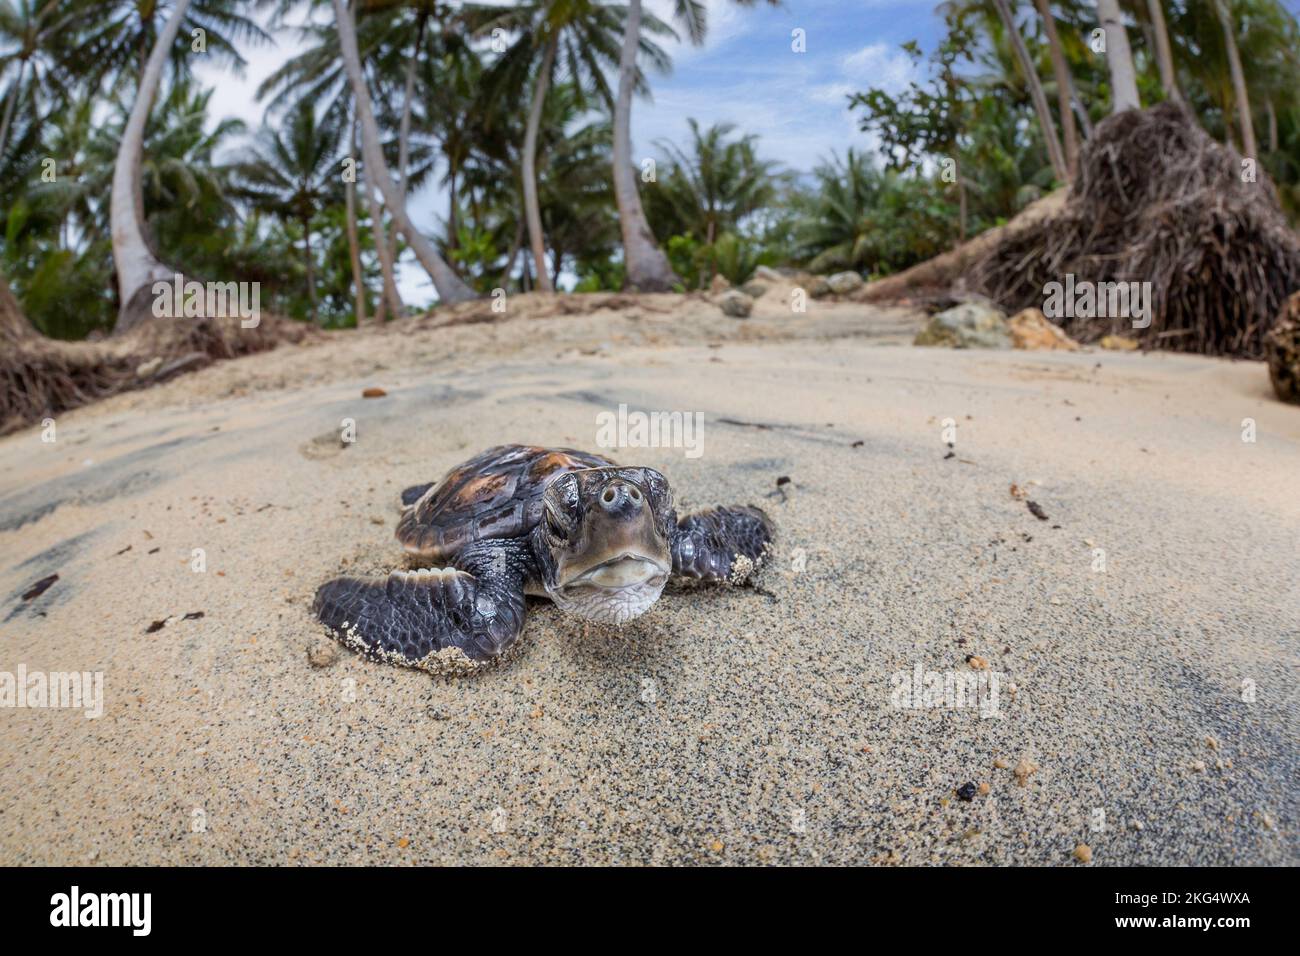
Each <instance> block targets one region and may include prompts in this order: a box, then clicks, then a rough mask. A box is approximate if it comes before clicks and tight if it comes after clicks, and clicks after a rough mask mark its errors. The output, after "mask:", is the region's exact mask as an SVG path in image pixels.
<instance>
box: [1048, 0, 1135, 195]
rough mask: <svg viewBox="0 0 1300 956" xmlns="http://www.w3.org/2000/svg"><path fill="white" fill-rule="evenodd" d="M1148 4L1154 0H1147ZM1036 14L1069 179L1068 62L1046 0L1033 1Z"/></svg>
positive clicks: (1074, 157)
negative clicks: (1048, 64) (1044, 38)
mask: <svg viewBox="0 0 1300 956" xmlns="http://www.w3.org/2000/svg"><path fill="white" fill-rule="evenodd" d="M1151 2H1152V3H1155V2H1157V0H1151ZM1034 3H1035V4H1036V5H1037V7H1038V14H1039V16H1041V17H1042V18H1043V33H1044V34H1045V35H1046V36H1047V52H1048V54H1049V55H1050V56H1051V58H1052V73H1053V74H1055V76H1056V111H1057V112H1058V113H1060V114H1061V138H1062V139H1063V140H1065V165H1066V168H1068V169H1069V171H1070V179H1071V180H1073V179H1074V174H1075V173H1077V172H1078V171H1079V134H1078V132H1077V131H1076V130H1075V127H1074V112H1073V111H1072V110H1071V108H1070V86H1071V83H1070V65H1069V64H1068V63H1067V62H1066V61H1065V51H1064V50H1063V49H1062V48H1061V38H1060V36H1059V35H1057V32H1056V18H1055V17H1053V16H1052V5H1051V3H1050V0H1034Z"/></svg>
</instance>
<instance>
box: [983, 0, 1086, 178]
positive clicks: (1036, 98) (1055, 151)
mask: <svg viewBox="0 0 1300 956" xmlns="http://www.w3.org/2000/svg"><path fill="white" fill-rule="evenodd" d="M993 5H994V6H995V7H997V11H998V16H999V17H1001V18H1002V25H1003V26H1004V27H1006V31H1007V36H1008V37H1009V38H1010V40H1011V45H1012V48H1013V49H1014V50H1015V51H1016V59H1018V60H1019V61H1020V68H1021V69H1022V70H1023V71H1024V74H1025V83H1026V84H1027V85H1028V87H1029V96H1030V99H1031V100H1032V101H1033V104H1034V112H1035V113H1037V114H1038V125H1039V126H1040V127H1041V128H1042V131H1043V142H1044V144H1046V146H1047V158H1048V160H1049V161H1050V162H1051V164H1052V171H1053V172H1055V173H1056V178H1057V179H1059V180H1060V181H1061V182H1068V181H1069V179H1070V171H1069V167H1067V166H1066V164H1065V158H1064V156H1063V155H1062V154H1061V140H1060V139H1059V138H1058V137H1057V135H1056V127H1055V126H1053V125H1052V113H1051V110H1049V109H1048V108H1047V95H1046V94H1045V93H1044V92H1043V83H1042V80H1040V79H1039V78H1038V70H1037V68H1036V67H1035V66H1034V61H1033V58H1032V57H1030V55H1029V48H1028V47H1026V46H1025V38H1024V37H1022V36H1021V35H1020V28H1019V27H1018V26H1016V20H1015V16H1014V15H1013V14H1012V12H1011V3H1010V0H993ZM1049 19H1050V17H1049Z"/></svg>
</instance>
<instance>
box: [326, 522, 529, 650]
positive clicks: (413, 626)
mask: <svg viewBox="0 0 1300 956" xmlns="http://www.w3.org/2000/svg"><path fill="white" fill-rule="evenodd" d="M532 561H533V558H532V553H531V551H529V550H528V548H527V547H526V546H525V545H524V543H523V542H519V541H492V542H483V543H482V544H479V545H476V546H474V547H472V548H468V549H466V551H465V552H464V553H463V554H462V555H461V556H460V557H459V559H458V560H457V562H456V563H457V564H458V565H460V567H457V568H442V569H433V570H421V571H394V572H392V573H391V574H389V576H388V578H387V580H383V581H373V580H372V581H363V580H360V579H357V578H335V579H334V580H333V581H329V582H327V583H326V584H323V585H321V587H320V589H319V590H318V591H317V592H316V600H315V603H314V604H313V605H312V610H313V611H315V613H316V616H317V617H318V618H320V620H321V623H323V624H325V625H326V626H327V627H329V628H330V629H332V630H333V631H334V632H335V633H336V634H337V635H338V637H339V639H340V640H341V641H342V642H343V643H344V644H346V645H347V646H348V647H350V648H352V649H353V650H355V651H358V652H359V653H361V654H364V655H366V656H367V657H371V658H375V659H379V660H384V661H387V662H389V663H392V664H401V665H403V666H406V667H418V668H421V669H423V670H428V671H433V672H439V671H442V670H445V669H446V667H445V665H446V664H447V661H446V660H445V658H441V657H439V652H440V651H442V650H445V649H446V648H449V647H454V648H457V649H459V650H460V651H461V652H462V653H463V654H464V655H465V657H466V658H468V659H469V661H470V662H472V663H481V662H485V661H488V660H491V659H492V658H494V657H498V656H499V655H500V654H502V653H503V652H504V651H505V650H506V649H507V648H508V647H510V645H511V644H513V643H514V641H515V639H516V638H517V637H518V636H519V633H520V631H522V630H523V626H524V582H525V581H526V580H527V578H528V577H529V574H530V569H531V567H532Z"/></svg>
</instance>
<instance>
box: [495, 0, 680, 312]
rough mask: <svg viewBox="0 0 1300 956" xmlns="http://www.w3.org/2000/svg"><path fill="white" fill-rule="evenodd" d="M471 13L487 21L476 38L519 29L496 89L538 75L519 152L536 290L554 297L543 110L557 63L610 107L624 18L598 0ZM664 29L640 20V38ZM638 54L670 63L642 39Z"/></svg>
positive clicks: (500, 65)
mask: <svg viewBox="0 0 1300 956" xmlns="http://www.w3.org/2000/svg"><path fill="white" fill-rule="evenodd" d="M473 10H474V12H475V13H477V14H478V15H479V16H480V17H482V19H481V20H479V21H478V22H477V23H476V24H475V26H476V32H477V33H478V34H479V35H483V34H486V33H490V32H491V31H494V30H504V31H509V32H516V31H517V32H519V38H518V39H517V40H516V41H515V43H514V44H513V45H512V46H511V47H510V48H509V49H507V50H506V52H505V53H504V54H503V55H502V56H501V59H500V60H499V61H498V62H497V63H496V64H495V65H494V67H493V68H492V70H491V71H490V75H489V78H488V79H489V82H490V83H492V85H493V86H494V88H497V89H500V88H501V87H502V86H503V85H505V84H506V83H509V84H518V85H519V86H520V87H522V86H523V85H524V84H525V83H526V82H527V79H528V77H529V75H531V76H532V77H533V93H532V101H531V104H530V106H529V110H528V122H527V124H526V126H525V129H524V144H523V154H522V161H523V163H522V165H523V168H522V170H521V174H522V177H523V193H524V213H525V217H526V220H527V224H528V240H529V246H530V247H531V249H532V253H533V265H534V268H535V270H536V274H537V288H538V289H539V290H540V291H542V292H551V291H553V287H552V283H551V280H550V277H549V275H548V270H547V267H546V238H545V236H544V235H543V234H542V213H541V209H540V207H539V205H538V201H537V137H538V130H539V127H540V124H541V119H542V109H543V105H544V103H545V100H546V94H547V90H548V89H550V86H551V83H552V80H553V79H554V73H555V70H556V68H557V64H562V65H563V66H564V67H565V72H566V73H567V74H568V77H569V79H570V81H571V82H574V83H576V84H578V85H577V86H576V87H575V90H576V92H578V93H579V95H581V94H582V93H583V92H584V91H585V88H587V87H589V88H591V89H592V90H593V91H594V92H595V93H596V95H597V96H599V97H600V99H601V100H602V101H604V102H605V103H606V104H612V102H613V95H612V94H611V92H610V90H609V87H608V85H607V84H606V82H605V69H606V68H613V67H615V66H616V65H617V64H618V61H619V41H618V37H619V34H620V32H621V30H622V27H623V23H622V18H621V16H620V14H619V11H617V10H616V9H615V8H613V7H610V6H605V5H603V4H600V3H597V2H595V0H531V2H527V3H524V4H521V5H519V6H516V7H513V8H508V9H503V8H500V7H486V8H485V7H477V8H473ZM666 30H667V28H666V26H665V25H664V24H662V23H660V22H659V21H658V20H657V19H656V18H653V17H651V16H649V15H643V23H642V33H647V32H652V31H653V32H658V33H662V32H665V31H666ZM640 50H641V53H642V55H646V54H649V55H651V56H653V57H654V59H655V61H656V62H658V63H664V62H666V58H665V57H664V54H663V52H662V51H661V50H659V49H658V48H657V47H653V46H651V45H650V44H649V42H648V41H647V40H646V38H645V37H644V36H643V37H642V39H641V42H640Z"/></svg>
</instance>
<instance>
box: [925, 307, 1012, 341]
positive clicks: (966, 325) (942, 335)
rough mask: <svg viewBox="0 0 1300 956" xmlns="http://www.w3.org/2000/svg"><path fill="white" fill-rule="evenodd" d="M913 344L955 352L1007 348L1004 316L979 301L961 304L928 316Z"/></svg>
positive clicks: (1008, 336) (1007, 335)
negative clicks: (933, 346)
mask: <svg viewBox="0 0 1300 956" xmlns="http://www.w3.org/2000/svg"><path fill="white" fill-rule="evenodd" d="M913 344H914V345H941V346H947V347H948V348H955V349H1009V348H1011V336H1010V334H1008V332H1007V317H1006V316H1005V315H1003V314H1002V312H1001V310H999V309H996V308H994V307H992V306H988V305H984V304H982V303H979V302H963V303H962V304H961V305H957V306H953V307H952V308H951V309H948V310H946V311H944V312H940V313H939V314H938V315H935V316H932V317H931V318H930V321H929V322H927V323H926V326H925V328H923V329H922V330H921V331H920V333H919V334H918V335H917V336H916V340H915V341H914V342H913Z"/></svg>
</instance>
